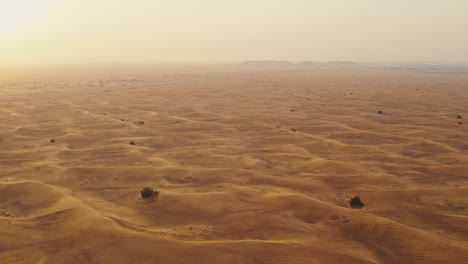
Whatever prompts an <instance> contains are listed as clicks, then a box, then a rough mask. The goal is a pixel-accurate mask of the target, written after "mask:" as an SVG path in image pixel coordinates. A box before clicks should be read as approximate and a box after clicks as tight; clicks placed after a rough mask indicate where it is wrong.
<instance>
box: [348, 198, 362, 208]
mask: <svg viewBox="0 0 468 264" xmlns="http://www.w3.org/2000/svg"><path fill="white" fill-rule="evenodd" d="M349 206H351V208H355V209H361V208H363V207H364V203H363V202H362V201H361V197H359V196H355V197H353V198H351V200H349Z"/></svg>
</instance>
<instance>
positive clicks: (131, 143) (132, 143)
mask: <svg viewBox="0 0 468 264" xmlns="http://www.w3.org/2000/svg"><path fill="white" fill-rule="evenodd" d="M128 144H129V145H132V146H135V145H136V143H135V142H134V141H130V142H128Z"/></svg>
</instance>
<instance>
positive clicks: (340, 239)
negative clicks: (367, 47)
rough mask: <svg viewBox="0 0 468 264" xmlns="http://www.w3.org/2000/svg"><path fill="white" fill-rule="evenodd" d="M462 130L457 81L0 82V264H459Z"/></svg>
mask: <svg viewBox="0 0 468 264" xmlns="http://www.w3.org/2000/svg"><path fill="white" fill-rule="evenodd" d="M378 111H382V112H383V113H382V114H378ZM458 115H461V116H462V118H461V119H459V118H457V116H458ZM466 118H468V76H466V75H462V74H426V73H412V72H403V71H375V70H366V71H273V70H269V71H265V70H264V71H259V70H252V69H244V68H236V67H233V68H230V67H198V68H197V67H181V68H177V67H159V68H158V67H156V68H153V67H149V66H147V67H143V66H138V67H136V66H125V67H123V66H122V67H121V68H118V67H114V66H113V67H110V66H109V67H108V68H106V67H104V66H100V67H84V66H77V67H75V68H72V69H58V68H56V69H51V70H48V71H47V70H43V71H39V70H37V69H35V70H30V71H20V70H17V71H14V72H13V71H11V72H7V73H6V72H4V73H3V75H1V76H0V146H1V148H0V263H77V264H78V263H179V264H180V263H185V264H189V263H191V264H195V263H204V264H209V263H226V264H234V263H246V264H254V263H268V264H270V263H289V264H293V263H304V264H305V263H460V264H465V263H468V121H466ZM142 122H143V123H142ZM459 123H462V124H459ZM463 123H464V124H463ZM51 139H54V140H55V143H51ZM130 141H134V142H135V143H136V145H129V142H130ZM146 186H148V187H152V188H154V189H156V190H159V191H160V192H161V194H160V196H159V197H158V198H156V199H149V200H142V199H141V198H140V193H139V191H140V189H141V188H143V187H146ZM355 195H359V196H360V197H361V198H362V199H363V201H364V203H365V204H366V206H365V207H364V208H363V209H360V210H358V209H351V208H349V206H348V200H349V199H350V198H351V197H353V196H355Z"/></svg>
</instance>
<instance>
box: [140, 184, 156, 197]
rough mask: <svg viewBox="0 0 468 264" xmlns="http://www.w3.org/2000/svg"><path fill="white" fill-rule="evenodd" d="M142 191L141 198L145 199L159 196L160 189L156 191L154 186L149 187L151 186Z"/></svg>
mask: <svg viewBox="0 0 468 264" xmlns="http://www.w3.org/2000/svg"><path fill="white" fill-rule="evenodd" d="M140 193H141V198H143V199H147V198H151V197H158V196H159V192H158V191H155V190H153V189H152V188H149V187H146V188H143V189H142V190H141V191H140Z"/></svg>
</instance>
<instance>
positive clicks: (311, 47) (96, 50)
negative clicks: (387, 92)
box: [0, 0, 468, 64]
mask: <svg viewBox="0 0 468 264" xmlns="http://www.w3.org/2000/svg"><path fill="white" fill-rule="evenodd" d="M255 59H259V60H291V61H301V60H315V61H327V60H350V61H358V62H394V63H398V62H424V63H467V62H468V0H120V1H119V0H0V64H42V63H46V64H49V63H59V64H60V63H116V62H131V63H139V62H142V63H157V62H174V63H198V62H235V61H243V60H255Z"/></svg>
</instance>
